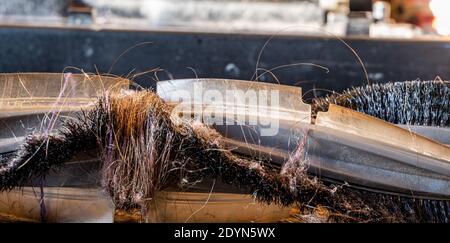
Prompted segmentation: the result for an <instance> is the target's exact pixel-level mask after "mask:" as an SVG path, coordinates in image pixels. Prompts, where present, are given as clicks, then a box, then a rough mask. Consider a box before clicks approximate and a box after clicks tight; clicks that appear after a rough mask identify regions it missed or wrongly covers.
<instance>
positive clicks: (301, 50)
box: [0, 0, 450, 96]
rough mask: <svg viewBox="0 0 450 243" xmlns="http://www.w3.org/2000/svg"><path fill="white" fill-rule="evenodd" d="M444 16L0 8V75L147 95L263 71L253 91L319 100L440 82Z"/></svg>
mask: <svg viewBox="0 0 450 243" xmlns="http://www.w3.org/2000/svg"><path fill="white" fill-rule="evenodd" d="M449 12H450V1H448V0H389V1H388V0H386V1H373V0H226V1H225V0H2V1H1V2H0V41H1V44H0V55H1V58H0V72H63V71H64V70H66V71H73V72H77V70H76V69H80V70H83V71H84V72H99V73H111V74H114V75H120V76H128V77H130V78H133V79H134V80H136V81H137V82H138V83H139V84H141V85H143V86H145V87H154V85H155V82H156V81H157V80H167V79H177V78H192V77H195V76H198V77H217V78H235V79H245V80H249V79H251V78H252V77H253V78H254V77H255V75H254V74H255V70H257V68H259V69H258V70H272V71H273V72H272V73H266V74H264V75H261V76H260V77H259V80H260V81H265V82H278V83H283V84H289V85H297V86H302V87H303V88H304V89H305V90H311V91H314V92H311V93H309V94H308V96H312V95H314V96H322V95H325V94H326V93H327V92H329V90H335V91H341V90H342V89H345V88H348V87H350V86H353V85H361V84H364V83H367V82H368V79H369V81H372V82H387V81H404V80H414V79H424V80H426V79H435V78H436V77H440V78H442V79H446V78H447V79H448V77H449V76H450V37H448V36H449V35H450V17H449V16H450V14H449ZM268 40H270V41H268ZM150 42H151V43H150ZM360 60H361V61H360ZM362 65H364V67H365V69H366V70H367V73H365V71H364V69H363V68H362ZM318 66H320V67H318ZM72 67H74V68H72ZM321 67H324V68H321ZM78 72H79V71H78Z"/></svg>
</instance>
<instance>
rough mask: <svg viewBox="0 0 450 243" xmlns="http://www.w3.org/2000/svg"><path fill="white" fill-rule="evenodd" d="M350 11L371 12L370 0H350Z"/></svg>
mask: <svg viewBox="0 0 450 243" xmlns="http://www.w3.org/2000/svg"><path fill="white" fill-rule="evenodd" d="M349 8H350V12H371V11H372V0H350V2H349Z"/></svg>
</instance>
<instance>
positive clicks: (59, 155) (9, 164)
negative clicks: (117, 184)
mask: <svg viewBox="0 0 450 243" xmlns="http://www.w3.org/2000/svg"><path fill="white" fill-rule="evenodd" d="M90 128H91V127H90V125H89V124H86V123H85V122H83V120H79V121H68V122H66V123H65V124H64V125H63V127H62V128H60V129H59V133H58V134H49V135H46V134H34V135H29V136H28V137H27V138H26V140H25V142H24V144H23V146H22V148H21V149H20V150H19V151H17V152H16V153H11V154H9V155H7V156H3V158H2V159H1V160H0V191H4V190H10V189H12V188H15V187H22V186H25V185H28V184H30V183H31V182H32V181H34V180H36V179H39V178H41V179H43V178H45V176H46V175H47V174H48V173H49V172H50V171H52V170H55V169H57V168H59V167H60V166H61V165H62V164H63V163H64V162H66V161H67V160H69V159H71V158H72V157H73V156H74V155H75V154H76V153H79V152H85V151H88V150H90V149H93V148H95V147H96V146H97V138H96V136H95V135H94V134H93V133H92V132H91V130H90Z"/></svg>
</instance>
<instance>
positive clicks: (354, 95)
mask: <svg viewBox="0 0 450 243" xmlns="http://www.w3.org/2000/svg"><path fill="white" fill-rule="evenodd" d="M330 103H331V104H336V105H339V106H344V107H347V108H351V109H353V110H356V111H359V112H362V113H365V114H368V115H371V116H374V117H378V118H380V119H383V120H385V121H388V122H391V123H395V124H409V125H422V126H440V127H448V126H450V119H449V113H450V82H448V81H407V82H395V83H384V84H372V85H367V86H363V87H356V88H351V89H348V90H346V91H344V92H343V93H341V94H332V95H329V96H327V97H325V98H318V99H315V100H313V115H316V114H317V112H319V111H326V110H327V109H328V105H329V104H330Z"/></svg>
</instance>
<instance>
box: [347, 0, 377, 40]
mask: <svg viewBox="0 0 450 243" xmlns="http://www.w3.org/2000/svg"><path fill="white" fill-rule="evenodd" d="M349 10H350V12H349V13H348V24H347V35H369V33H370V24H371V23H372V15H371V12H372V0H350V1H349Z"/></svg>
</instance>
